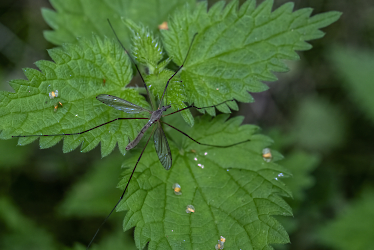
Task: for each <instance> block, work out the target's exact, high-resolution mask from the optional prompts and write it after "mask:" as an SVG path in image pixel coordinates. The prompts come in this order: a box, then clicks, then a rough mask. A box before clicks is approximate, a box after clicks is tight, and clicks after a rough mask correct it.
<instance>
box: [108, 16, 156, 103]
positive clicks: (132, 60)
mask: <svg viewBox="0 0 374 250" xmlns="http://www.w3.org/2000/svg"><path fill="white" fill-rule="evenodd" d="M107 20H108V23H109V26H110V28H111V29H112V31H113V33H114V35H115V36H116V38H117V41H118V42H119V44H121V46H122V48H123V50H124V51H125V52H126V54H127V55H128V56H129V58H130V60H131V62H132V63H133V64H134V65H135V68H136V70H137V71H138V73H139V75H140V78H142V81H143V85H144V88H145V89H146V90H147V95H148V98H149V100H150V102H151V105H152V110H155V107H154V105H153V102H152V100H151V95H150V94H149V90H148V87H147V84H146V83H145V81H144V78H143V76H142V74H141V73H140V70H139V68H138V65H136V63H135V61H134V59H133V58H132V57H131V55H130V53H129V52H128V51H127V49H126V48H125V46H123V44H122V43H121V41H120V40H119V38H118V36H117V33H116V32H115V31H114V29H113V26H112V24H111V23H110V21H109V19H107Z"/></svg>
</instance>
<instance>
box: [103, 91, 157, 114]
mask: <svg viewBox="0 0 374 250" xmlns="http://www.w3.org/2000/svg"><path fill="white" fill-rule="evenodd" d="M96 99H97V100H99V101H100V102H102V103H104V104H106V105H108V106H111V107H113V108H115V109H118V110H121V111H124V112H126V113H129V114H138V113H141V112H148V113H150V114H151V113H152V112H151V111H150V110H148V109H145V108H142V107H140V106H138V105H136V104H133V103H131V102H128V101H126V100H123V99H121V98H118V97H116V96H112V95H98V96H96Z"/></svg>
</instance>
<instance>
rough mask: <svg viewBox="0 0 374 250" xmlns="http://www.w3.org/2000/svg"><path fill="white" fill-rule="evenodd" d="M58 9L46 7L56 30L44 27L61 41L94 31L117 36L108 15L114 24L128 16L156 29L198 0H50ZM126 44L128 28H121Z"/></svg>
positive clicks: (53, 39) (49, 37)
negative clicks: (173, 13)
mask: <svg viewBox="0 0 374 250" xmlns="http://www.w3.org/2000/svg"><path fill="white" fill-rule="evenodd" d="M50 2H51V4H52V6H53V7H54V8H55V10H56V11H54V10H50V9H46V8H44V9H42V14H43V17H44V19H45V20H46V22H47V23H48V24H49V26H51V28H52V29H54V30H53V31H50V30H47V31H44V37H45V38H46V39H47V40H48V41H49V42H51V43H53V44H57V45H61V44H63V43H67V42H75V41H76V37H86V38H90V37H91V36H92V32H95V33H96V34H98V35H100V36H101V37H103V35H105V36H109V37H113V33H112V32H111V30H110V29H109V27H108V22H107V21H106V19H108V18H109V19H110V20H111V22H112V23H113V25H114V27H119V26H120V24H121V17H122V16H124V17H126V18H129V19H131V20H133V21H135V22H142V23H143V24H145V25H147V26H149V27H150V28H151V29H152V30H155V29H156V28H157V25H159V24H161V23H162V22H164V21H166V20H167V18H168V16H169V14H170V13H171V12H173V11H174V10H175V9H176V8H178V7H180V6H182V5H184V4H185V3H186V2H188V3H189V4H191V5H194V4H195V2H196V0H185V1H179V0H158V1H154V0H142V1H137V0H104V1H103V0H88V1H87V0H50ZM161 6H162V7H161ZM118 35H119V37H120V39H121V41H123V42H124V43H125V44H129V35H130V33H129V32H128V30H127V29H121V30H119V31H118Z"/></svg>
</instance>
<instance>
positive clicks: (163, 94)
mask: <svg viewBox="0 0 374 250" xmlns="http://www.w3.org/2000/svg"><path fill="white" fill-rule="evenodd" d="M196 35H197V33H195V35H193V38H192V41H191V44H190V47H189V48H188V51H187V55H186V57H185V58H184V61H183V63H182V65H181V66H180V67H179V69H178V70H177V71H176V72H175V73H174V74H173V75H172V76H171V77H170V78H169V80H168V81H167V83H166V86H165V89H164V93H162V97H161V99H160V105H159V106H158V108H161V104H162V100H163V99H164V96H165V92H166V89H167V88H168V85H169V82H170V80H171V79H172V78H173V77H174V76H175V75H176V74H177V73H178V72H179V71H180V70H181V69H182V67H183V65H184V63H185V62H186V60H187V57H188V54H189V53H190V50H191V47H192V44H193V41H194V40H195V37H196Z"/></svg>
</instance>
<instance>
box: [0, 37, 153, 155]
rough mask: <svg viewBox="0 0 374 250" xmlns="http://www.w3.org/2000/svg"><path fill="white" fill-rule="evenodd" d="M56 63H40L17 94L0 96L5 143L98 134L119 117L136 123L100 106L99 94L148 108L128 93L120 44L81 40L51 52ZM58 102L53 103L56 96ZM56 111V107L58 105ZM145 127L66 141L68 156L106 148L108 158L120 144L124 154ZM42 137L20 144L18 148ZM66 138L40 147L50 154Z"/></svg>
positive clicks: (124, 125)
mask: <svg viewBox="0 0 374 250" xmlns="http://www.w3.org/2000/svg"><path fill="white" fill-rule="evenodd" d="M49 54H50V56H51V57H52V59H53V60H54V61H55V63H53V62H50V61H38V62H37V63H36V65H37V66H38V67H39V69H40V70H41V72H40V71H38V70H35V69H25V70H24V72H25V75H26V76H27V78H28V80H14V81H11V82H10V85H11V86H12V87H13V89H14V90H15V93H9V92H0V102H1V105H0V129H1V130H3V131H2V133H1V134H0V136H1V138H2V139H8V138H11V136H14V135H51V134H71V133H76V132H82V131H85V130H88V129H91V128H94V127H96V126H98V125H100V124H103V123H107V122H108V121H111V120H113V119H116V118H118V117H131V116H129V115H128V114H125V113H124V112H121V111H118V110H115V109H113V108H111V107H109V106H106V105H104V104H102V103H101V102H99V101H97V100H96V98H95V97H96V96H97V95H99V94H103V93H105V94H112V95H115V96H118V97H120V98H123V99H125V100H128V101H130V102H133V103H136V104H138V105H140V106H143V107H148V103H147V102H145V100H144V98H143V97H142V96H140V95H139V94H138V92H137V90H136V89H132V88H125V86H126V85H127V84H128V83H129V82H130V79H131V77H132V69H131V64H130V61H129V59H128V56H127V55H126V54H125V53H124V52H123V50H122V48H120V46H119V45H118V44H117V42H114V41H111V40H109V39H105V40H104V41H102V40H101V39H99V38H98V37H97V36H93V38H92V39H91V40H87V39H82V40H80V42H79V44H78V45H66V46H64V47H63V48H57V49H52V50H50V51H49ZM55 90H58V96H57V97H56V98H54V99H50V98H49V93H50V92H51V91H55ZM59 102H60V103H61V104H62V107H61V106H58V109H57V110H56V111H55V108H54V106H55V105H56V104H58V103H59ZM141 126H142V124H141V123H139V122H138V121H136V120H120V121H115V122H112V123H110V124H108V125H105V126H102V127H99V128H96V129H94V130H92V131H90V132H87V133H84V134H82V135H75V136H65V137H64V146H63V150H64V152H69V151H71V150H73V149H75V148H77V147H78V146H79V145H80V144H82V147H81V150H82V151H83V152H86V151H89V150H91V149H92V148H94V147H96V146H97V145H98V143H99V142H101V149H102V154H103V155H104V156H105V155H107V154H109V153H110V152H111V151H112V150H113V149H114V147H115V146H116V144H117V143H118V146H119V148H120V150H121V152H122V153H123V154H124V153H125V147H126V145H127V143H128V140H129V138H133V137H135V135H136V134H137V133H138V131H139V129H140V128H141ZM38 138H39V137H27V138H20V140H19V145H25V144H28V143H30V142H32V141H34V140H36V139H38ZM62 138H63V136H54V137H41V138H40V147H41V148H48V147H51V146H53V145H55V144H56V143H57V142H59V141H60V140H61V139H62Z"/></svg>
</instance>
